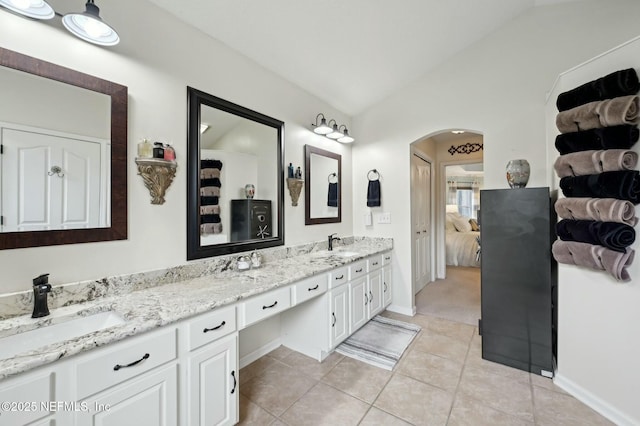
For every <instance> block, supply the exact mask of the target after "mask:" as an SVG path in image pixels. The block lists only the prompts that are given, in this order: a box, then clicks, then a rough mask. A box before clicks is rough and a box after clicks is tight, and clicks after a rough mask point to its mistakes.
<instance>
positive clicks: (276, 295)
mask: <svg viewBox="0 0 640 426" xmlns="http://www.w3.org/2000/svg"><path fill="white" fill-rule="evenodd" d="M289 306H291V290H290V289H289V287H285V288H279V289H277V290H271V291H269V292H267V293H264V294H261V295H259V296H255V297H252V298H251V299H249V300H247V301H246V302H243V303H241V304H240V307H239V311H238V315H239V321H238V322H239V323H240V328H241V329H242V328H245V327H247V326H248V325H251V324H253V323H254V322H258V321H260V320H262V319H264V318H267V317H270V316H271V315H275V314H277V313H278V312H281V311H284V310H285V309H287V308H288V307H289Z"/></svg>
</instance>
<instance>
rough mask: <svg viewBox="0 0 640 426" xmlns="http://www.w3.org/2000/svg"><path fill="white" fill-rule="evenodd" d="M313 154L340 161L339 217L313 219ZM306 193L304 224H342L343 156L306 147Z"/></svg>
mask: <svg viewBox="0 0 640 426" xmlns="http://www.w3.org/2000/svg"><path fill="white" fill-rule="evenodd" d="M311 154H317V155H322V156H323V157H328V158H333V159H335V160H338V196H339V197H340V198H339V199H338V216H337V217H315V218H312V217H311V195H312V194H311ZM304 192H305V193H306V194H307V196H306V197H305V200H304V224H305V225H319V224H321V223H340V222H342V156H341V155H340V154H336V153H335V152H331V151H326V150H324V149H320V148H316V147H315V146H311V145H305V146H304Z"/></svg>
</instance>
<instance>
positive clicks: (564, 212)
mask: <svg viewBox="0 0 640 426" xmlns="http://www.w3.org/2000/svg"><path fill="white" fill-rule="evenodd" d="M554 207H555V209H556V213H557V214H558V216H560V217H561V218H563V219H575V220H599V221H601V222H618V223H624V224H627V225H629V226H636V224H637V223H638V218H637V217H636V208H635V206H634V205H633V203H632V202H631V201H627V200H618V199H616V198H582V197H580V198H578V197H569V198H559V199H558V200H557V201H556V203H555V205H554Z"/></svg>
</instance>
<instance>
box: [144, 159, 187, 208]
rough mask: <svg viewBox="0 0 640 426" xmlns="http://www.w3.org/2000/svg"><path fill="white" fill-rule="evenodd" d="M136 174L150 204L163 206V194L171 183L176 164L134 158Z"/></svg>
mask: <svg viewBox="0 0 640 426" xmlns="http://www.w3.org/2000/svg"><path fill="white" fill-rule="evenodd" d="M136 164H137V165H138V174H139V175H140V176H142V180H143V181H144V185H145V186H146V187H147V189H148V190H149V193H150V194H151V204H164V194H165V192H166V191H167V188H169V186H170V185H171V182H173V178H174V177H175V175H176V168H177V167H178V163H176V162H175V161H168V160H161V159H159V158H136Z"/></svg>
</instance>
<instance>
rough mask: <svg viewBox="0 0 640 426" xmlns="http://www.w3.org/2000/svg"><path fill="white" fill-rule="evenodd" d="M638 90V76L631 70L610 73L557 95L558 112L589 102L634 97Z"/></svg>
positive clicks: (639, 85) (639, 84) (639, 87)
mask: <svg viewBox="0 0 640 426" xmlns="http://www.w3.org/2000/svg"><path fill="white" fill-rule="evenodd" d="M638 90H640V82H638V74H637V73H636V70H635V69H633V68H628V69H626V70H620V71H615V72H612V73H611V74H609V75H606V76H604V77H601V78H599V79H597V80H593V81H590V82H589V83H585V84H583V85H582V86H579V87H576V88H575V89H573V90H569V91H567V92H564V93H560V94H559V95H558V99H557V101H556V106H557V107H558V111H566V110H569V109H571V108H575V107H577V106H579V105H584V104H586V103H589V102H594V101H602V100H604V99H611V98H616V97H618V96H627V95H635V94H636V93H638Z"/></svg>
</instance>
